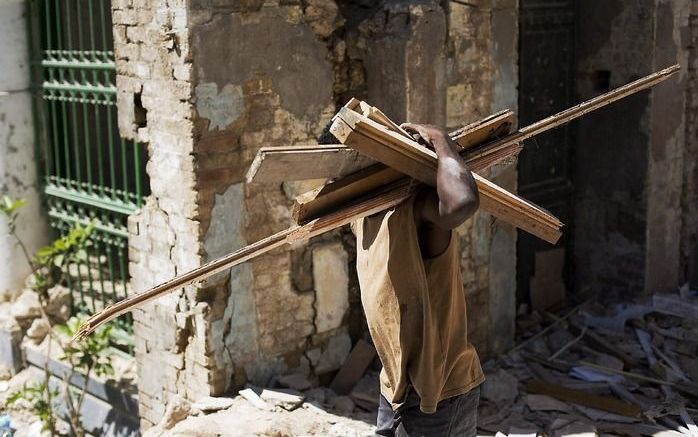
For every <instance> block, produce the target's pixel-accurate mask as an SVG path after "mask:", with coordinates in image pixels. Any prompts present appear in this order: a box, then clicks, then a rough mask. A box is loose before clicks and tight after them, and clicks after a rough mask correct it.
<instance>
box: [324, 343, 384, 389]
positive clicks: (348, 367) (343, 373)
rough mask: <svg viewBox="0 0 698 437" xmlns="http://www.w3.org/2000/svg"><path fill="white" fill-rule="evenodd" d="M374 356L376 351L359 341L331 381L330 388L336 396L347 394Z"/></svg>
mask: <svg viewBox="0 0 698 437" xmlns="http://www.w3.org/2000/svg"><path fill="white" fill-rule="evenodd" d="M375 356H376V349H375V348H374V347H373V346H371V345H370V344H368V343H367V342H365V341H364V340H359V341H358V342H357V343H356V345H355V346H354V349H352V350H351V353H350V354H349V357H347V360H346V361H345V362H344V364H343V365H342V368H341V369H339V372H337V375H336V376H335V377H334V379H333V380H332V383H331V384H330V388H331V389H332V390H334V392H335V393H337V394H338V395H346V394H348V393H349V392H350V391H351V389H352V388H354V386H355V385H356V383H357V382H358V381H359V379H361V377H362V376H363V375H364V373H366V369H368V366H370V365H371V362H372V361H373V359H374V358H375Z"/></svg>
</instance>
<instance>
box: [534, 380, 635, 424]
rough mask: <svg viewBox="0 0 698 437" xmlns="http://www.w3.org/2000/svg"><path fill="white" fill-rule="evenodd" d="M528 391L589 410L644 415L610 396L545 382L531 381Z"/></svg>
mask: <svg viewBox="0 0 698 437" xmlns="http://www.w3.org/2000/svg"><path fill="white" fill-rule="evenodd" d="M526 389H527V390H528V392H529V393H534V394H541V395H547V396H550V397H553V398H555V399H559V400H561V401H565V402H571V403H573V404H577V405H582V406H585V407H589V408H596V409H598V410H603V411H608V412H610V413H615V414H620V415H622V416H629V417H640V416H641V415H642V409H641V408H640V407H638V406H637V405H633V404H629V403H627V402H623V401H619V400H617V399H614V398H610V397H608V396H599V395H595V394H591V393H587V392H583V391H581V390H575V389H572V388H567V387H562V386H560V385H556V384H550V383H547V382H543V381H538V380H533V381H530V382H529V383H528V384H527V386H526Z"/></svg>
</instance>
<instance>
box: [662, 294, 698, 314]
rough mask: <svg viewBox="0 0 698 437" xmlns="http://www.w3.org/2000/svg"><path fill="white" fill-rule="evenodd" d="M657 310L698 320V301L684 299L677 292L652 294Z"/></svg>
mask: <svg viewBox="0 0 698 437" xmlns="http://www.w3.org/2000/svg"><path fill="white" fill-rule="evenodd" d="M652 307H653V308H654V309H655V311H659V312H661V313H663V314H669V315H671V316H676V317H682V318H685V319H691V320H698V301H696V300H695V299H684V298H682V297H681V296H678V295H675V294H655V295H654V296H652Z"/></svg>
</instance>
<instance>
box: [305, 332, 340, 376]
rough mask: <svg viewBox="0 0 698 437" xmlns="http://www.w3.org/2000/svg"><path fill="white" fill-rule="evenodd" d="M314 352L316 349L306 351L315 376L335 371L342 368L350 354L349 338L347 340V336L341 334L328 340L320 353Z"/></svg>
mask: <svg viewBox="0 0 698 437" xmlns="http://www.w3.org/2000/svg"><path fill="white" fill-rule="evenodd" d="M314 351H316V349H315V350H310V351H308V358H309V359H310V360H311V364H312V365H313V366H315V373H316V374H318V375H322V374H323V373H327V372H331V371H332V370H337V369H339V368H340V367H342V364H344V361H345V360H346V359H347V357H348V356H349V353H350V352H351V338H349V334H347V333H346V332H343V333H341V334H338V335H335V336H334V337H332V338H330V339H329V341H328V342H327V345H326V346H325V348H324V349H323V350H322V351H321V352H319V353H314ZM311 352H312V353H311Z"/></svg>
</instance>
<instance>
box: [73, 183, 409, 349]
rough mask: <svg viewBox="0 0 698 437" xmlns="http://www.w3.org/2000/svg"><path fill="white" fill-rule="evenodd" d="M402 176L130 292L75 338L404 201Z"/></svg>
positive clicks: (97, 315)
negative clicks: (309, 218) (174, 293)
mask: <svg viewBox="0 0 698 437" xmlns="http://www.w3.org/2000/svg"><path fill="white" fill-rule="evenodd" d="M406 182H407V181H405V180H404V179H401V180H399V181H397V182H395V183H393V184H390V185H387V186H384V187H383V188H381V189H380V190H377V191H375V192H372V193H369V194H367V195H366V196H363V197H362V198H359V199H356V200H355V201H354V202H351V203H350V204H348V205H345V206H343V207H342V208H339V209H337V210H335V211H333V212H331V213H329V214H326V215H324V216H322V217H319V218H317V219H315V220H312V221H310V222H308V223H305V224H303V225H295V226H292V227H290V228H288V229H284V230H283V231H280V232H277V233H276V234H273V235H270V236H268V237H266V238H264V239H262V240H259V241H257V242H255V243H252V244H249V245H247V246H245V247H242V248H240V249H238V250H236V251H234V252H232V253H229V254H227V255H224V256H222V257H220V258H217V259H215V260H212V261H209V262H207V263H206V264H204V265H202V266H200V267H197V268H195V269H192V270H190V271H188V272H186V273H183V274H181V275H179V276H176V277H174V278H172V279H170V280H168V281H165V282H163V283H161V284H159V285H156V286H155V287H152V288H150V289H148V290H145V291H143V292H141V293H137V294H132V295H131V296H128V297H126V298H125V299H123V300H121V301H119V302H116V303H113V304H111V305H109V306H107V307H106V308H104V309H103V310H101V311H98V312H97V313H95V314H94V315H92V316H91V317H90V318H88V319H87V320H86V321H85V322H84V323H83V324H82V325H81V326H80V329H79V330H78V333H77V334H76V335H75V339H82V338H85V337H86V336H88V335H90V333H92V332H94V330H95V329H97V328H98V327H99V326H101V325H103V324H104V323H107V322H109V321H110V320H113V319H114V318H116V317H118V316H120V315H122V314H125V313H127V312H129V311H131V310H133V309H134V308H138V307H141V306H143V305H145V304H147V303H148V302H152V301H153V300H155V299H157V298H158V297H161V296H163V295H165V294H167V293H170V292H172V291H173V290H177V289H180V288H182V287H186V286H188V285H191V284H193V283H194V282H197V281H201V280H204V279H206V278H208V277H210V276H212V275H215V274H216V273H218V272H221V271H223V270H226V269H229V268H231V267H234V266H236V265H238V264H241V263H243V262H246V261H249V260H251V259H253V258H256V257H258V256H260V255H262V254H265V253H267V252H269V251H270V250H273V249H275V248H277V247H280V246H283V245H285V244H293V243H297V242H299V241H304V240H307V239H310V238H312V237H315V236H317V235H320V234H323V233H325V232H329V231H332V230H334V229H337V228H340V227H342V226H344V225H347V224H349V223H351V222H353V221H355V220H358V219H359V218H362V217H366V216H369V215H373V214H376V213H378V212H381V211H384V210H386V209H389V208H392V207H394V206H396V205H399V204H400V203H401V202H403V201H405V200H406V199H407V198H409V197H410V196H411V195H412V194H414V192H415V185H413V184H409V183H406Z"/></svg>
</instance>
